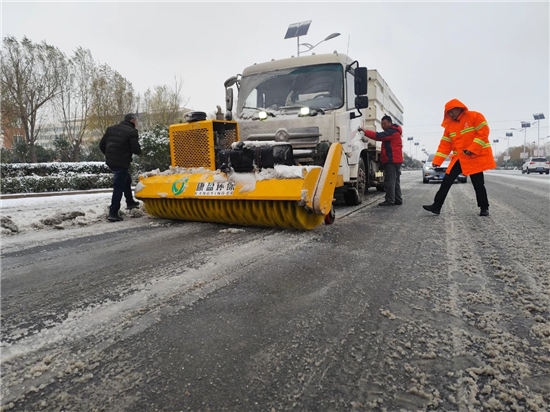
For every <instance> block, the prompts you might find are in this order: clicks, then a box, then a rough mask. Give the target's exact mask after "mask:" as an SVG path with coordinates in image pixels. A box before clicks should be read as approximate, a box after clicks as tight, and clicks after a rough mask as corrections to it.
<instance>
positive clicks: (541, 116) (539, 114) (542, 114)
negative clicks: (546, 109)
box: [533, 113, 545, 120]
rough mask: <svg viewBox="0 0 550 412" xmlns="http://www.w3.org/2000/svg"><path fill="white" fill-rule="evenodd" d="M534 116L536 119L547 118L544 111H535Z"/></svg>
mask: <svg viewBox="0 0 550 412" xmlns="http://www.w3.org/2000/svg"><path fill="white" fill-rule="evenodd" d="M533 117H534V118H535V120H542V119H545V117H544V113H535V114H533Z"/></svg>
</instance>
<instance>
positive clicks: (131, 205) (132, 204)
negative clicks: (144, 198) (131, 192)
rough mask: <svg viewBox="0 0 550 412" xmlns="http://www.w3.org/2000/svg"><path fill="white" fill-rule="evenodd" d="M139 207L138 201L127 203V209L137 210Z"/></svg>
mask: <svg viewBox="0 0 550 412" xmlns="http://www.w3.org/2000/svg"><path fill="white" fill-rule="evenodd" d="M139 205H140V203H139V202H138V201H137V200H133V201H132V202H126V209H137V208H138V207H139Z"/></svg>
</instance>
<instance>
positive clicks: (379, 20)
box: [2, 1, 550, 157]
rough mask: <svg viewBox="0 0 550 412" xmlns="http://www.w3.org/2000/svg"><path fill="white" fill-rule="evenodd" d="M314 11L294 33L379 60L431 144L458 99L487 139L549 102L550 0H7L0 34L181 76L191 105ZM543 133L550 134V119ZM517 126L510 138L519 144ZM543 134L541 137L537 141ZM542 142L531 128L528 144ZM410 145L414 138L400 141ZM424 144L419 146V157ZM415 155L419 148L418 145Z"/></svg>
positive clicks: (368, 61)
mask: <svg viewBox="0 0 550 412" xmlns="http://www.w3.org/2000/svg"><path fill="white" fill-rule="evenodd" d="M304 20H312V21H313V22H312V24H311V27H310V29H309V33H308V34H307V36H304V37H301V38H300V42H307V43H311V44H316V43H318V42H319V41H321V40H322V39H324V38H325V37H326V36H327V35H329V34H331V33H333V32H337V33H341V35H340V36H339V37H337V38H335V39H332V40H330V41H327V42H325V43H322V44H320V45H319V46H318V47H317V48H316V49H315V50H314V52H316V53H318V54H321V53H332V52H333V51H334V50H337V51H338V52H340V53H346V52H347V50H348V47H349V55H350V56H351V57H352V58H353V59H356V60H358V61H359V63H360V64H361V65H362V66H367V67H368V68H371V69H378V71H379V72H380V74H381V75H382V76H383V77H384V79H385V80H386V81H387V82H388V84H389V85H390V88H391V89H392V91H393V92H394V94H395V95H396V96H397V98H398V99H399V100H400V101H401V103H402V104H403V106H404V108H405V113H404V127H403V130H404V138H406V137H408V136H414V138H415V141H419V142H420V145H421V146H419V147H420V148H422V147H423V146H424V147H425V148H426V149H427V150H428V151H430V152H434V151H435V149H436V148H437V144H438V142H439V139H440V137H441V133H442V128H441V126H440V124H441V120H442V117H443V109H444V105H445V103H446V102H447V101H449V100H451V99H453V98H457V99H460V100H461V101H463V103H465V104H466V105H467V106H468V108H469V109H471V110H475V111H479V112H481V113H483V114H484V115H485V116H486V118H487V120H488V122H489V126H490V127H491V130H492V134H491V139H495V138H500V143H499V144H498V146H497V151H498V152H500V151H502V150H503V149H504V148H505V147H506V144H507V143H506V142H505V140H504V136H505V133H506V132H507V131H510V128H518V129H519V128H520V121H522V120H525V121H534V120H533V116H532V115H533V113H540V112H542V113H544V114H545V116H546V118H547V119H548V117H549V116H550V110H549V100H550V97H549V87H550V86H549V77H550V74H549V73H550V66H549V50H550V39H549V3H548V2H547V1H545V2H538V3H525V2H521V3H520V2H518V3H505V2H493V3H463V2H438V3H412V2H411V3H396V2H378V3H373V2H360V3H342V2H338V3H336V2H325V3H322V2H318V1H316V2H301V3H299V2H287V3H261V2H254V3H206V2H202V3H184V2H180V3H138V2H128V3H99V2H90V3H81V2H72V3H50V2H28V3H19V2H18V3H9V2H6V1H3V2H2V35H3V36H6V35H13V36H16V37H17V38H18V39H21V38H22V37H23V36H27V37H28V38H30V39H31V40H33V41H35V42H39V41H42V40H45V41H46V42H47V43H49V44H52V45H55V46H57V47H58V48H59V49H61V51H63V52H65V53H66V54H71V53H72V51H73V50H74V49H75V48H77V47H78V46H81V47H83V48H86V49H89V50H90V51H91V52H92V55H93V56H94V58H95V59H96V60H97V61H99V62H100V63H107V64H108V65H109V66H111V67H112V68H113V69H115V70H117V71H118V72H119V73H121V74H122V75H123V76H124V77H126V78H127V79H128V80H129V81H130V82H132V84H133V86H134V88H135V89H136V91H138V92H140V93H143V92H144V91H145V90H146V89H147V88H149V87H152V86H154V85H159V84H170V85H171V84H173V79H174V76H178V77H181V78H182V79H183V80H184V86H183V93H184V95H185V96H186V97H188V98H190V102H189V105H188V107H191V108H193V109H196V110H202V111H205V112H207V113H210V112H212V111H214V110H215V106H216V105H217V104H219V105H221V106H222V107H224V89H223V82H224V81H225V80H226V79H227V78H228V77H230V76H232V75H235V74H237V73H241V72H242V70H243V68H245V67H246V66H249V65H251V64H253V63H260V62H263V61H268V60H271V59H273V58H274V59H281V58H286V57H290V56H291V55H296V39H289V40H284V35H285V33H286V29H287V27H288V25H289V24H291V23H296V22H300V21H304ZM547 119H546V120H543V121H542V123H541V130H540V137H541V143H542V141H546V142H548V141H549V140H550V139H547V138H546V136H548V135H550V131H549V128H548V120H547ZM523 139H524V134H523V132H517V131H516V132H514V138H513V139H512V140H511V142H510V145H511V146H513V145H520V144H523ZM544 139H546V140H544ZM536 140H537V128H536V127H535V128H533V129H531V130H528V132H527V141H528V142H532V141H536ZM405 150H407V151H408V150H409V145H408V143H407V142H406V141H405ZM420 152H421V151H420V150H418V153H419V157H420ZM413 154H414V149H413Z"/></svg>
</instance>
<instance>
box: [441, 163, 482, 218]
mask: <svg viewBox="0 0 550 412" xmlns="http://www.w3.org/2000/svg"><path fill="white" fill-rule="evenodd" d="M460 173H462V166H460V160H457V161H456V163H455V164H454V166H453V168H452V169H451V171H450V172H449V173H448V174H446V175H445V177H444V178H443V181H442V182H441V187H440V188H439V190H438V192H437V193H436V195H435V199H434V205H435V206H437V207H438V208H440V209H441V206H443V202H445V198H446V197H447V193H449V190H450V189H451V186H452V184H453V182H454V181H455V179H456V178H457V177H458V175H459V174H460ZM470 179H471V180H472V184H473V185H474V190H475V191H476V198H477V206H478V207H479V208H481V209H489V199H487V190H486V189H485V179H484V178H483V172H479V173H476V174H473V175H470Z"/></svg>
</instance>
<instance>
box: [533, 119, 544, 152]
mask: <svg viewBox="0 0 550 412" xmlns="http://www.w3.org/2000/svg"><path fill="white" fill-rule="evenodd" d="M533 117H534V118H535V120H537V121H538V128H539V133H538V139H537V156H542V155H541V154H540V121H541V120H542V119H544V118H545V117H544V113H535V114H534V115H533Z"/></svg>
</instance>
